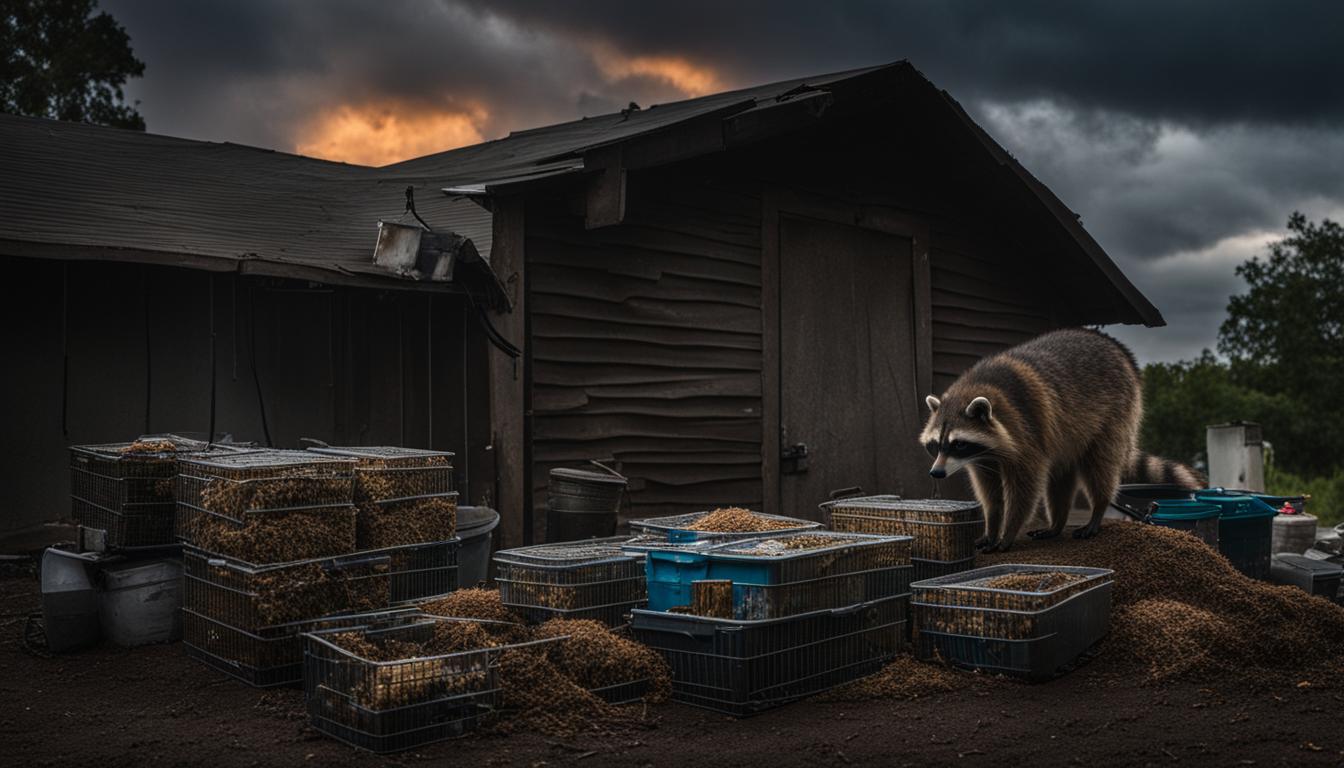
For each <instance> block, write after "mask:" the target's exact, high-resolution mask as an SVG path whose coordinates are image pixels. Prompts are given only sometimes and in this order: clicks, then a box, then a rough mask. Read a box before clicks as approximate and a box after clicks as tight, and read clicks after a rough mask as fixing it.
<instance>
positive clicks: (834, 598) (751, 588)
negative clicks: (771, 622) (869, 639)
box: [650, 566, 911, 620]
mask: <svg viewBox="0 0 1344 768" xmlns="http://www.w3.org/2000/svg"><path fill="white" fill-rule="evenodd" d="M910 578H911V568H910V566H896V567H893V568H881V569H877V570H872V571H860V572H857V573H842V574H837V575H834V576H823V577H821V578H819V579H809V580H807V581H797V582H792V583H788V584H741V583H737V582H733V581H728V580H705V581H693V582H691V602H690V605H689V606H687V607H686V608H681V607H677V608H676V610H678V611H680V612H685V613H689V614H690V615H693V616H706V617H711V618H720V619H739V620H760V619H778V618H784V617H786V616H796V615H799V614H803V613H812V612H814V611H820V610H828V609H836V608H845V607H848V606H852V605H858V604H860V603H867V602H872V601H874V600H880V599H883V598H888V597H901V596H904V597H908V596H909V595H910ZM650 607H651V608H653V607H655V606H653V605H650Z"/></svg>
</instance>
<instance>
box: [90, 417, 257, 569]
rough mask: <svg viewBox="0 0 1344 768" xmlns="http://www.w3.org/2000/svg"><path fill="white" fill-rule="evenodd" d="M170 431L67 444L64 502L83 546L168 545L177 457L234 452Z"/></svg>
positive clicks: (234, 450)
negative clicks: (67, 500) (130, 438)
mask: <svg viewBox="0 0 1344 768" xmlns="http://www.w3.org/2000/svg"><path fill="white" fill-rule="evenodd" d="M242 450H244V448H243V447H235V446H231V445H210V444H208V443H205V442H203V441H200V440H190V439H187V438H183V437H178V436H176V435H145V436H143V437H140V438H139V439H137V440H135V441H133V442H129V443H104V444H100V445H76V446H71V448H70V507H71V512H72V514H73V515H74V518H75V520H76V521H77V522H78V523H79V525H80V544H81V548H83V549H92V550H97V551H109V552H114V551H135V550H146V549H153V548H158V547H168V546H173V545H174V544H176V543H177V540H176V538H175V537H174V535H173V524H174V521H173V514H174V509H175V503H174V484H175V478H176V476H177V466H178V460H179V459H181V458H186V457H191V456H211V455H214V456H218V455H226V454H232V453H238V452H240V451H242Z"/></svg>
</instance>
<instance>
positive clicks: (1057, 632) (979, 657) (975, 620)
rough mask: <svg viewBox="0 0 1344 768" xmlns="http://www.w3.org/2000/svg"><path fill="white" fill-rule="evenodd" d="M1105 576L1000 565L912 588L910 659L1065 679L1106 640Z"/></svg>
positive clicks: (1096, 572) (1070, 568)
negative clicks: (912, 655)
mask: <svg viewBox="0 0 1344 768" xmlns="http://www.w3.org/2000/svg"><path fill="white" fill-rule="evenodd" d="M1112 575H1113V571H1110V570H1107V569H1105V568H1086V567H1081V566H1065V565H1019V564H1004V565H994V566H989V567H986V568H977V569H975V570H971V571H966V572H963V573H957V574H953V575H950V576H943V577H940V578H936V579H928V580H925V581H918V582H915V583H914V584H913V585H912V600H911V606H912V608H913V610H914V634H915V652H916V654H917V655H918V656H919V657H920V658H922V659H941V660H944V661H946V662H948V663H951V664H954V665H956V666H960V667H966V668H970V669H978V670H983V671H987V672H995V673H999V674H1005V675H1012V676H1017V677H1023V678H1028V679H1032V680H1041V679H1048V678H1050V677H1053V676H1055V675H1057V674H1059V673H1061V672H1065V671H1067V670H1068V669H1070V668H1071V667H1072V666H1073V665H1074V664H1076V663H1077V662H1078V661H1079V660H1080V659H1082V658H1084V657H1085V656H1086V655H1087V654H1088V653H1089V652H1090V650H1091V649H1092V648H1093V647H1094V646H1095V645H1096V644H1097V643H1098V642H1100V641H1101V639H1102V638H1103V637H1105V635H1106V632H1107V630H1108V629H1109V626H1110V610H1111V588H1112V583H1111V577H1112Z"/></svg>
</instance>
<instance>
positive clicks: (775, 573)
mask: <svg viewBox="0 0 1344 768" xmlns="http://www.w3.org/2000/svg"><path fill="white" fill-rule="evenodd" d="M910 545H911V539H910V537H908V536H869V535H863V534H840V533H835V532H830V531H808V532H803V533H786V534H779V535H773V536H758V537H757V538H752V539H738V540H731V541H727V542H722V541H720V542H713V541H702V542H687V543H676V542H669V543H667V544H666V545H664V546H662V547H659V546H657V545H649V544H639V545H635V546H636V547H637V548H639V549H641V550H645V552H646V555H647V574H648V584H649V607H648V609H644V610H636V611H634V612H633V613H632V616H631V631H632V632H633V634H634V636H635V637H636V638H637V639H638V640H639V641H640V642H643V643H645V644H646V645H649V646H651V647H653V648H655V649H656V650H658V651H659V652H660V653H661V654H662V655H663V657H664V658H665V659H666V660H667V662H668V665H669V666H670V667H671V669H672V690H673V694H672V695H673V698H675V699H677V700H679V701H683V702H685V703H688V704H693V705H696V706H701V707H707V708H710V709H714V710H717V711H720V712H725V713H728V714H731V715H737V716H744V715H750V714H753V713H755V712H759V711H762V710H765V709H769V708H771V707H776V706H779V705H781V704H785V703H788V702H790V701H793V700H795V699H799V698H802V697H804V696H808V695H811V694H814V693H818V692H820V691H823V690H826V689H828V688H832V687H834V686H836V685H840V684H842V683H845V682H849V681H851V680H854V679H857V678H859V677H862V676H864V675H867V674H871V673H872V672H875V671H876V670H877V669H878V668H880V667H881V665H882V664H883V663H884V662H886V661H887V660H889V659H890V658H891V657H892V656H894V655H895V654H896V653H897V652H899V651H900V650H901V649H902V648H903V647H904V644H905V638H906V634H907V626H906V623H907V621H908V613H909V598H910V592H909V590H910V576H911V565H910Z"/></svg>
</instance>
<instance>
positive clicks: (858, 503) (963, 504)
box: [818, 495, 980, 513]
mask: <svg viewBox="0 0 1344 768" xmlns="http://www.w3.org/2000/svg"><path fill="white" fill-rule="evenodd" d="M818 506H820V507H821V508H822V509H832V508H834V507H868V508H870V509H894V510H907V511H910V512H947V513H952V512H966V511H969V510H972V509H979V507H980V504H979V503H978V502H975V501H963V500H960V499H904V498H901V497H900V496H892V495H883V496H851V497H849V498H847V499H834V500H832V501H827V502H823V503H821V504H820V505H818Z"/></svg>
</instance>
